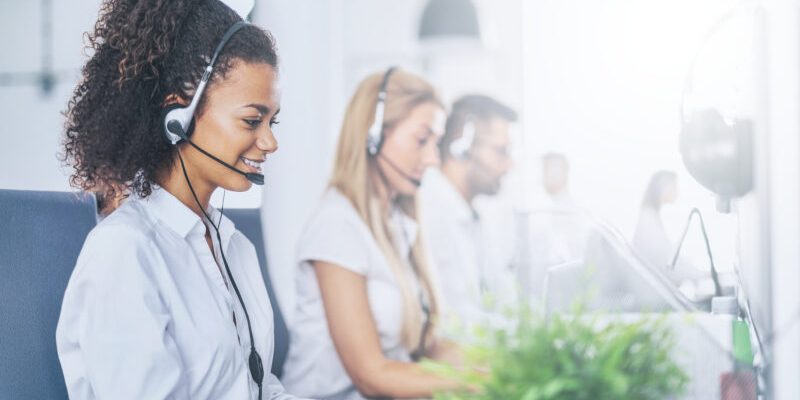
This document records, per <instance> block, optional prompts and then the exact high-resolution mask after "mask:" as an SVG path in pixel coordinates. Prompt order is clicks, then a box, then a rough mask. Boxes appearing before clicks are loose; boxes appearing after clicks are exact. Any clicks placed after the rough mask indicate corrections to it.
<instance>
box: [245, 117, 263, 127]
mask: <svg viewBox="0 0 800 400" xmlns="http://www.w3.org/2000/svg"><path fill="white" fill-rule="evenodd" d="M244 122H246V123H247V125H250V127H251V128H255V127H258V125H259V124H260V123H261V120H260V119H245V120H244Z"/></svg>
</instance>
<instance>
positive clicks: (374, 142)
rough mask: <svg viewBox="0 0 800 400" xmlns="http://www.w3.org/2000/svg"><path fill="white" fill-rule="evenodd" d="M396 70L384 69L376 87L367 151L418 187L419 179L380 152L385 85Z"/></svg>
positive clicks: (419, 184) (391, 68)
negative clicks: (376, 94)
mask: <svg viewBox="0 0 800 400" xmlns="http://www.w3.org/2000/svg"><path fill="white" fill-rule="evenodd" d="M396 70H397V67H394V66H392V67H389V69H387V70H386V73H384V74H383V79H382V80H381V85H380V87H379V88H378V100H377V101H376V103H375V120H374V121H373V122H372V126H370V127H369V131H368V132H367V153H368V154H369V155H370V156H371V157H380V158H382V159H383V160H384V161H386V164H388V165H389V166H390V167H391V168H392V169H393V170H394V171H395V172H397V173H398V174H400V176H402V177H403V178H404V179H405V180H407V181H409V182H411V184H412V185H414V186H416V187H420V186H421V185H422V182H420V180H419V179H417V178H414V177H413V176H411V174H409V173H408V172H406V171H404V170H403V169H402V168H400V167H399V166H397V164H396V163H395V162H394V161H392V160H391V159H390V158H389V157H386V156H385V155H383V154H382V153H381V149H382V148H383V139H384V137H383V133H384V129H383V122H384V120H383V112H384V109H385V107H386V90H387V89H386V87H387V86H388V85H389V78H390V77H391V76H392V73H394V71H396ZM381 176H383V174H381Z"/></svg>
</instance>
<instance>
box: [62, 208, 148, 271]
mask: <svg viewBox="0 0 800 400" xmlns="http://www.w3.org/2000/svg"><path fill="white" fill-rule="evenodd" d="M153 242H154V235H153V227H152V222H151V221H150V219H149V217H148V216H147V214H146V213H145V211H144V210H143V208H142V205H141V204H139V202H137V201H135V200H131V201H126V202H125V203H124V204H123V205H122V206H120V207H119V208H118V209H116V210H115V211H114V212H113V213H111V214H110V215H109V216H108V217H106V218H105V219H103V220H102V221H101V222H100V223H99V224H97V226H96V227H94V229H92V230H91V232H89V235H88V236H87V237H86V240H85V241H84V243H83V248H82V249H81V254H80V256H79V258H78V266H77V267H81V266H82V265H84V268H86V266H85V265H89V266H91V265H96V264H109V263H113V264H115V265H116V266H118V268H123V267H124V266H125V265H128V264H130V265H137V264H139V262H140V261H142V260H141V259H142V258H143V257H148V255H149V254H150V253H152V251H151V250H152V249H153V248H154V247H153V246H154V243H153ZM137 261H139V262H137Z"/></svg>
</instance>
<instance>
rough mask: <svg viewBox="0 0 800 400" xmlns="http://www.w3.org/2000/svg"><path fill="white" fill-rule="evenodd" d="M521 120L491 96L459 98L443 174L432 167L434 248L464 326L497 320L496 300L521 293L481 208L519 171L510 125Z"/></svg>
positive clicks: (426, 196)
mask: <svg viewBox="0 0 800 400" xmlns="http://www.w3.org/2000/svg"><path fill="white" fill-rule="evenodd" d="M516 120H517V113H516V112H515V111H514V110H512V109H511V108H510V107H508V106H506V105H505V104H502V103H501V102H499V101H497V100H495V99H493V98H491V97H488V96H485V95H467V96H464V97H461V98H460V99H458V100H457V101H455V102H454V103H453V106H452V109H451V111H450V115H449V117H448V119H447V124H446V125H445V133H444V136H443V137H442V141H441V143H440V145H439V156H440V157H441V159H442V166H441V169H431V170H430V171H429V172H428V173H427V174H426V176H425V180H424V184H423V186H422V195H421V198H422V215H423V219H422V220H423V227H424V228H425V231H426V233H427V235H426V239H427V240H428V248H429V249H430V252H431V254H432V256H433V259H434V261H435V266H436V269H437V272H438V276H439V278H440V279H441V282H442V283H441V290H442V294H443V300H444V305H445V306H446V308H447V309H448V311H449V312H451V313H452V314H453V316H454V317H455V318H456V319H457V322H459V323H460V324H464V325H474V324H478V323H481V322H484V323H486V322H489V321H491V319H492V318H491V316H492V314H493V312H494V311H497V310H492V308H494V307H495V305H493V304H491V303H493V302H492V299H497V298H498V297H504V296H506V295H507V294H509V292H513V289H514V285H513V282H514V273H513V271H512V269H511V266H510V265H498V264H500V263H499V262H495V261H496V260H492V259H490V258H491V256H490V254H489V251H488V247H489V246H490V244H491V238H490V237H488V236H489V235H488V232H487V230H486V226H485V221H482V219H481V215H480V213H479V212H478V211H477V209H476V207H475V204H474V203H475V199H476V198H477V197H478V196H495V195H496V194H497V193H498V192H499V191H500V187H501V182H502V180H503V178H504V177H505V176H506V174H507V173H508V172H509V170H510V169H511V167H512V160H511V156H510V154H509V150H510V146H511V134H510V131H509V128H510V125H511V123H513V122H514V121H516ZM508 233H509V234H512V233H513V232H508Z"/></svg>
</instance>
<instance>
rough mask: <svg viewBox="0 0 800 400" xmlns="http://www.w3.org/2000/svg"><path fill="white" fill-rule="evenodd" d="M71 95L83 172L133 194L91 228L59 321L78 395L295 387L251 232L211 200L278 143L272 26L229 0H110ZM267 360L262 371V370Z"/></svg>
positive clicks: (255, 177) (93, 185)
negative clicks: (276, 360) (275, 358)
mask: <svg viewBox="0 0 800 400" xmlns="http://www.w3.org/2000/svg"><path fill="white" fill-rule="evenodd" d="M89 44H90V47H91V50H92V56H91V58H90V60H89V61H88V62H87V64H86V65H85V67H84V69H83V80H82V82H81V83H80V84H79V85H78V87H77V88H76V89H75V93H74V95H73V98H72V100H71V101H70V103H69V108H68V110H67V113H66V116H67V124H66V137H65V151H64V159H65V161H66V162H67V163H68V164H69V165H71V166H72V167H74V169H75V171H74V174H73V175H72V177H71V182H72V184H73V185H75V186H77V187H79V188H81V189H83V190H88V191H95V192H101V193H102V194H103V195H104V197H106V198H109V199H117V198H119V197H120V196H129V198H128V199H127V200H126V201H125V202H123V204H122V205H121V206H120V207H119V208H118V209H116V210H115V211H114V212H113V213H111V214H110V215H109V216H108V217H106V218H105V219H104V220H103V221H102V222H101V223H100V224H98V226H97V227H96V228H95V229H94V230H93V231H92V232H91V233H90V234H89V236H88V238H87V239H86V242H85V243H84V246H83V249H82V250H81V254H80V256H79V258H78V262H77V265H76V267H75V270H74V272H73V274H72V277H71V279H70V281H69V284H68V286H67V290H66V293H65V296H64V301H63V305H62V310H61V316H60V319H59V323H58V328H57V332H56V342H57V346H58V356H59V359H60V361H61V366H62V369H63V372H64V378H65V381H66V385H67V389H68V392H69V395H70V397H71V398H73V399H95V398H105V399H112V398H113V399H165V398H170V399H173V398H174V399H189V398H191V399H261V398H262V392H266V394H263V398H268V399H287V398H293V397H292V396H290V395H288V394H286V393H285V391H284V389H283V387H282V385H281V384H280V382H278V380H277V379H276V378H275V377H274V376H273V375H272V374H270V373H269V371H267V373H266V374H265V373H264V371H263V366H264V365H267V366H269V365H271V364H272V354H273V319H272V308H271V306H270V303H269V298H268V297H267V291H266V288H265V286H264V281H263V278H262V275H261V269H260V267H259V264H258V259H257V257H256V252H255V248H254V247H253V244H252V243H250V242H249V241H248V240H247V239H246V238H245V237H244V236H243V235H242V234H241V233H240V232H239V231H237V230H236V228H235V227H234V225H233V223H232V222H231V221H230V220H229V219H228V218H226V217H225V216H224V215H222V213H221V212H219V211H218V210H216V209H214V208H213V207H210V206H209V199H210V197H211V195H212V193H213V192H214V191H215V190H216V189H217V188H222V189H225V190H234V191H244V190H247V189H249V188H250V187H251V185H252V183H262V182H263V175H261V165H262V163H263V162H264V161H265V159H266V157H267V155H268V154H271V153H273V152H275V151H276V150H277V148H278V144H277V142H276V140H275V137H274V136H273V132H272V128H273V125H274V124H276V123H277V120H276V115H277V114H278V110H279V108H280V105H279V93H278V90H277V86H276V82H277V55H276V52H275V44H274V42H273V39H272V37H271V36H270V34H269V33H267V32H265V31H263V30H261V29H259V28H257V27H255V26H253V25H250V24H247V23H244V22H243V21H242V19H241V18H240V17H239V15H237V14H236V12H234V11H233V10H232V9H230V8H229V7H228V6H226V5H225V4H223V3H221V2H220V1H218V0H138V1H137V0H106V1H105V2H104V3H103V6H102V8H101V10H100V17H99V19H98V21H97V23H96V25H95V29H94V33H93V34H92V35H90V36H89ZM265 375H266V376H265Z"/></svg>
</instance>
